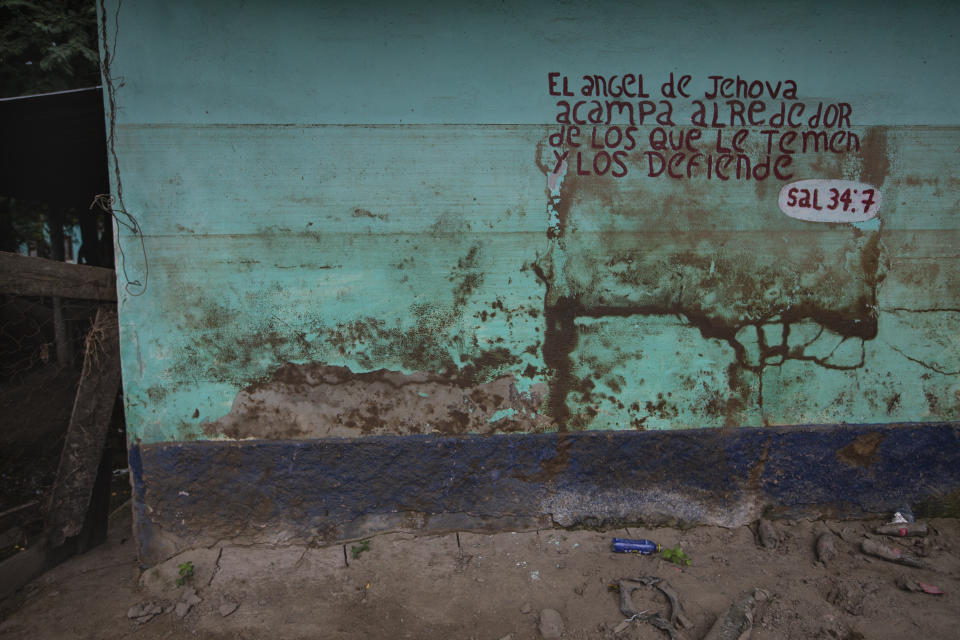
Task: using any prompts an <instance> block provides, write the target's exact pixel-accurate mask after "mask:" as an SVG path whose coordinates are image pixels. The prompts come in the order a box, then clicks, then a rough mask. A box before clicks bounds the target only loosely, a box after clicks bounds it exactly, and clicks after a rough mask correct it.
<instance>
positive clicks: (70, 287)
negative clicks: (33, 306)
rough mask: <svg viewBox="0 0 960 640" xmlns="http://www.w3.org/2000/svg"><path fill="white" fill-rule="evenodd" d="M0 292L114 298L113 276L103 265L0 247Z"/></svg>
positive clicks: (115, 295) (106, 299)
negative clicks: (38, 256)
mask: <svg viewBox="0 0 960 640" xmlns="http://www.w3.org/2000/svg"><path fill="white" fill-rule="evenodd" d="M0 293H8V294H14V295H20V296H60V297H63V298H81V299H84V300H102V301H105V302H112V301H114V300H116V299H117V289H116V276H115V275H114V272H113V270H112V269H105V268H103V267H90V266H86V265H80V264H69V263H66V262H58V261H56V260H47V259H45V258H34V257H31V256H21V255H17V254H15V253H6V252H3V251H0Z"/></svg>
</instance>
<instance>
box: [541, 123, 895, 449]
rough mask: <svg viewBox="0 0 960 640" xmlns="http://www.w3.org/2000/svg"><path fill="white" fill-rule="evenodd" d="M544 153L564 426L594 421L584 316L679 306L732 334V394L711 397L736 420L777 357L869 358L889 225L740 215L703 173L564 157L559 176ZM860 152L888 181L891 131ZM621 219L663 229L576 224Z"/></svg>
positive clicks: (705, 330) (546, 264) (555, 384)
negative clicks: (674, 173) (656, 175)
mask: <svg viewBox="0 0 960 640" xmlns="http://www.w3.org/2000/svg"><path fill="white" fill-rule="evenodd" d="M542 155H543V145H540V146H539V147H538V149H537V158H536V163H537V165H538V167H540V169H541V171H544V173H545V174H546V178H547V190H546V191H547V197H548V206H547V211H548V217H549V216H550V215H554V216H555V215H556V214H560V216H559V217H560V224H559V225H558V224H552V225H551V224H549V221H548V230H547V241H548V249H547V250H546V251H544V252H543V253H542V254H540V255H538V256H537V258H536V259H535V260H533V261H532V263H531V264H530V267H531V268H532V270H533V271H534V273H536V275H537V277H538V279H539V280H540V281H541V282H542V283H543V285H544V287H545V293H544V312H543V313H544V317H545V319H546V327H545V333H544V343H543V357H544V362H545V363H546V365H547V366H548V367H549V369H550V376H551V377H550V392H549V399H548V403H547V407H546V409H547V412H548V413H549V414H550V415H551V416H552V417H553V418H554V419H555V420H556V421H557V423H558V425H559V427H560V429H561V430H562V429H566V428H571V429H580V428H585V427H586V426H587V425H588V424H589V421H590V420H589V414H587V415H586V416H585V415H584V414H583V413H582V412H577V413H574V412H573V411H572V410H571V406H570V404H571V399H572V396H571V394H572V393H573V392H575V391H576V392H579V394H580V398H579V399H578V400H577V402H578V403H579V404H580V406H584V405H589V404H590V402H591V397H590V394H591V386H592V385H591V384H590V383H591V380H590V379H588V378H584V377H583V376H579V377H578V376H577V375H575V373H574V369H575V367H574V362H575V360H577V359H578V358H580V357H585V355H586V354H578V353H577V348H578V342H579V341H580V340H579V338H580V333H581V331H582V327H581V323H580V319H583V318H594V319H597V318H610V319H616V318H628V317H644V316H647V317H651V316H670V317H676V318H677V319H679V320H680V321H681V322H682V323H685V324H687V325H688V326H690V327H693V328H695V329H697V330H698V331H699V333H700V335H701V336H702V337H703V338H704V339H708V340H718V341H721V342H723V343H726V344H727V345H729V347H730V348H731V349H732V350H733V354H734V361H733V362H732V363H731V365H730V366H729V367H728V370H727V374H728V382H729V393H726V394H724V393H717V394H716V397H715V398H713V399H712V400H710V402H708V403H707V406H708V407H712V409H713V413H714V414H718V413H719V414H723V417H724V423H725V424H728V425H733V424H737V423H738V422H739V421H740V412H741V411H742V410H743V409H744V407H746V406H749V405H754V406H759V407H760V409H761V411H762V408H763V372H764V370H765V369H766V368H768V367H778V366H780V365H782V364H783V363H784V362H786V361H788V360H796V361H804V362H808V363H810V364H811V365H815V366H818V367H822V368H825V369H835V370H854V369H859V368H862V367H864V365H865V347H864V343H865V342H866V341H869V340H873V339H874V338H876V336H877V332H878V322H877V317H878V311H877V309H878V305H877V288H878V285H879V284H880V283H882V282H883V280H884V278H885V275H886V263H887V259H886V258H885V256H884V248H883V243H882V240H881V235H880V231H863V230H861V229H858V228H855V227H850V226H843V225H830V226H822V225H821V226H816V225H813V224H812V223H799V224H793V222H792V221H790V222H788V223H779V228H777V226H778V225H774V226H773V227H772V228H771V227H770V222H769V218H765V217H764V216H766V215H767V213H766V212H765V210H764V207H763V205H762V203H761V204H760V206H758V207H757V208H756V210H755V211H750V212H744V213H743V214H742V215H740V214H737V215H738V216H740V217H738V218H729V217H728V216H729V215H733V214H732V213H730V212H724V211H716V210H711V208H710V207H709V206H708V205H706V204H704V202H705V191H704V189H705V187H704V186H703V185H702V184H698V183H696V182H694V181H688V182H683V183H679V184H676V183H675V184H670V185H669V189H667V190H664V189H665V188H664V187H663V184H662V183H661V184H659V185H655V186H653V187H647V188H644V189H642V188H640V187H638V184H637V183H638V180H639V178H638V179H635V180H617V179H614V178H610V177H609V176H607V177H601V176H587V177H582V176H578V175H575V172H573V171H572V170H570V169H569V168H568V167H566V166H564V167H562V168H561V169H560V170H561V171H565V172H567V173H569V174H570V175H562V176H559V177H558V176H557V175H556V174H551V173H550V172H549V171H551V169H548V165H547V163H546V162H545V161H544V159H543V158H542ZM857 155H858V156H859V158H855V157H854V158H849V159H847V160H845V161H844V163H843V164H844V165H847V164H851V162H852V163H853V164H856V163H857V162H859V164H860V166H861V167H862V169H861V170H860V177H861V179H862V180H864V181H867V182H869V183H871V184H875V185H880V184H882V183H883V181H884V180H885V179H886V175H887V173H888V172H889V170H890V160H889V155H890V151H889V150H888V148H887V141H886V132H885V130H884V129H883V128H880V127H875V128H872V129H869V130H868V131H867V133H866V134H865V135H864V138H863V147H862V151H861V152H860V153H859V154H857ZM820 160H822V158H818V157H816V156H814V157H812V158H807V159H806V162H808V163H812V164H815V163H816V162H819V161H820ZM838 162H839V161H838ZM840 167H841V165H840V164H838V168H840ZM648 184H655V183H648ZM743 187H744V188H749V187H750V185H749V184H744V185H743ZM654 188H658V189H659V190H660V191H661V193H659V195H658V194H656V193H655V192H654V191H653V189H654ZM558 191H559V196H558V195H557V192H558ZM766 191H767V190H757V191H756V193H757V194H762V193H766ZM774 192H776V190H773V191H771V193H774ZM772 206H773V209H774V211H775V210H776V209H775V204H774V205H772ZM578 216H579V217H578ZM616 218H621V219H622V218H628V219H629V218H633V219H635V220H641V221H644V223H646V224H648V225H649V226H650V229H651V230H650V231H639V230H638V231H632V232H629V231H627V232H625V231H616V230H614V227H612V226H611V231H610V232H609V233H603V232H601V233H599V234H598V233H595V232H594V233H578V231H577V229H578V224H583V225H584V226H589V227H596V226H597V225H600V226H601V227H602V225H603V224H604V221H611V220H615V219H616ZM752 219H756V221H757V222H756V225H755V229H751V226H750V225H751V220H752ZM718 221H719V223H718ZM661 223H663V224H661ZM738 226H743V227H744V228H742V229H738ZM764 227H768V229H767V230H764ZM677 355H678V356H679V355H680V354H679V353H678V354H677ZM745 374H753V375H752V376H748V377H749V378H751V379H752V380H753V381H755V382H753V383H751V382H748V381H747V377H745ZM661 400H662V398H661ZM651 401H652V399H651ZM648 404H649V403H648ZM654 408H655V407H654ZM665 408H666V407H665ZM705 417H706V416H705ZM691 426H692V425H691Z"/></svg>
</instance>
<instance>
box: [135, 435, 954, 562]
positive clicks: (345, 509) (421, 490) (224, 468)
mask: <svg viewBox="0 0 960 640" xmlns="http://www.w3.org/2000/svg"><path fill="white" fill-rule="evenodd" d="M130 460H131V469H132V472H133V483H134V509H135V524H136V528H137V540H138V544H139V545H140V554H141V562H142V563H143V564H144V565H152V564H155V563H157V562H159V561H162V560H164V559H165V558H167V557H170V556H172V555H174V554H175V553H177V552H178V551H180V550H182V549H185V548H189V547H194V546H201V545H203V546H206V545H211V544H214V543H217V542H219V541H230V542H235V543H247V544H249V543H261V544H306V543H333V542H336V541H342V540H349V539H354V538H361V537H365V536H368V535H371V534H373V533H376V532H378V531H385V530H391V529H410V530H449V529H484V528H486V529H491V528H492V529H520V528H525V527H548V526H562V527H572V526H600V525H614V524H629V523H640V522H642V523H646V524H672V525H678V526H688V525H695V524H719V525H724V526H738V525H741V524H744V523H747V522H750V521H752V520H754V519H755V518H757V517H759V516H760V515H761V514H767V515H768V516H771V517H777V516H781V517H816V516H832V517H856V516H864V515H868V514H879V513H888V512H889V511H890V510H891V509H893V508H895V507H897V506H899V505H900V504H901V503H908V504H912V505H914V508H915V509H917V510H918V511H920V512H921V513H923V510H924V505H936V504H938V500H942V499H943V498H944V496H948V495H950V494H951V493H953V492H956V491H957V490H958V489H960V423H955V422H951V423H939V424H930V423H924V424H902V425H856V426H844V425H841V426H828V427H772V428H740V429H731V430H714V429H711V430H701V429H696V430H687V431H673V432H654V431H650V432H623V431H617V432H613V431H610V432H578V433H554V434H529V435H522V434H513V435H508V436H487V437H484V436H463V437H433V436H384V437H369V438H363V439H321V440H287V441H249V440H248V441H241V442H226V441H203V442H190V443H170V444H150V445H134V446H132V448H131V451H130ZM934 509H935V508H934ZM926 515H928V516H929V515H936V514H935V513H933V512H931V508H929V507H928V508H927V513H926Z"/></svg>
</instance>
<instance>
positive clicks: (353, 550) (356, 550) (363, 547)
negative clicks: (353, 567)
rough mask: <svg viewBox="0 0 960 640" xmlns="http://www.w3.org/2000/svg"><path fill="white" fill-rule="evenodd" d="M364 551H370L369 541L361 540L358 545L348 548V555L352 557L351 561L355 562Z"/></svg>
mask: <svg viewBox="0 0 960 640" xmlns="http://www.w3.org/2000/svg"><path fill="white" fill-rule="evenodd" d="M364 551H370V541H369V540H363V541H361V542H360V543H359V544H357V545H355V546H351V547H350V554H351V555H352V556H353V559H354V560H356V559H357V558H359V557H360V554H361V553H363V552H364Z"/></svg>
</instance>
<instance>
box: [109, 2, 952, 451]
mask: <svg viewBox="0 0 960 640" xmlns="http://www.w3.org/2000/svg"><path fill="white" fill-rule="evenodd" d="M321 5H322V6H321ZM101 17H102V18H103V20H104V22H105V24H104V25H103V26H104V33H105V34H106V37H105V38H104V40H103V42H104V44H105V45H106V47H107V54H108V55H107V56H105V73H104V75H105V81H106V82H105V84H106V85H107V88H106V92H107V97H108V99H109V100H108V101H109V102H110V104H111V113H110V114H109V120H110V122H109V123H108V126H110V127H111V128H112V132H113V137H112V139H111V140H110V151H111V160H114V159H115V160H116V163H115V164H114V165H113V180H114V193H115V194H116V195H117V196H120V198H118V202H117V203H116V205H117V207H118V208H120V207H122V208H123V209H124V210H125V211H126V212H128V213H129V214H130V215H132V216H134V217H135V218H136V220H137V221H138V222H139V224H140V228H141V229H142V239H141V238H140V237H138V236H136V235H134V234H132V233H131V232H130V231H129V229H125V228H120V230H119V237H120V239H119V243H120V247H121V248H122V250H123V258H122V262H120V263H118V266H120V267H122V268H123V270H124V271H125V274H126V275H125V276H124V277H122V278H121V282H120V322H121V340H122V357H123V367H124V391H125V397H126V403H127V407H126V409H127V420H128V424H129V428H130V434H131V437H132V438H134V439H135V440H139V441H141V442H143V443H158V442H175V441H184V440H196V439H200V440H203V439H230V438H235V439H244V438H262V439H280V438H315V437H322V436H343V437H362V436H365V435H386V434H416V433H423V434H429V433H440V434H461V433H502V432H538V431H567V430H569V431H573V430H582V429H591V430H598V429H621V430H649V429H678V428H692V427H723V426H763V425H793V424H837V423H884V422H901V421H920V422H923V421H947V420H956V419H957V418H958V416H960V330H958V327H960V323H958V319H960V293H958V292H960V260H958V257H960V253H958V246H960V222H958V213H960V117H958V115H957V109H956V104H957V102H958V97H960V94H958V90H957V87H958V86H960V66H958V65H957V60H960V40H958V39H957V38H955V37H954V33H953V31H954V27H955V25H957V24H960V8H958V7H957V5H955V4H954V3H932V2H918V3H912V4H910V5H900V4H894V3H873V4H871V5H870V6H861V3H853V2H830V3H815V2H787V3H759V2H739V3H730V2H722V3H721V2H713V3H682V2H681V3H677V2H670V3H666V2H663V3H653V2H651V3H643V2H641V3H636V4H626V3H546V2H527V3H499V2H498V3H493V2H486V3H484V2H479V3H478V2H473V3H449V2H448V3H437V4H435V5H428V4H405V3H390V4H387V3H382V4H367V5H354V4H352V3H350V4H349V5H348V3H309V2H303V3H295V2H282V3H276V2H269V3H268V2H254V1H249V2H245V3H225V2H222V3H221V2H204V3H182V4H177V3H169V2H159V1H143V2H129V3H124V4H122V5H120V6H118V4H117V3H116V2H110V1H108V2H106V4H105V5H104V7H103V8H102V9H101ZM551 74H556V75H551ZM624 74H634V76H638V75H642V76H643V86H644V90H645V92H646V93H647V94H648V97H630V98H625V97H623V96H619V97H613V96H609V95H608V96H601V97H595V96H584V95H583V93H584V91H583V88H584V85H585V84H587V83H586V81H585V80H584V76H585V75H586V76H589V77H591V78H592V77H593V76H594V75H597V76H602V77H603V80H604V81H609V80H610V79H611V76H613V75H617V76H618V80H617V81H615V82H613V83H612V84H613V86H618V87H622V86H623V85H621V84H618V83H619V79H622V78H623V76H624ZM684 76H689V81H688V82H687V83H686V84H683V85H680V86H681V87H682V88H683V89H684V90H685V92H686V93H687V94H689V95H688V96H684V95H681V94H680V93H671V91H670V87H669V86H668V87H666V90H667V91H666V94H667V95H664V93H665V92H664V89H665V87H663V85H664V83H666V82H668V81H669V80H670V79H671V77H672V78H673V88H674V89H673V90H674V91H677V86H678V85H679V84H680V81H681V78H683V77H684ZM711 76H719V77H722V78H732V79H733V82H731V83H730V84H729V87H728V89H727V93H732V94H733V95H731V96H718V97H717V98H716V99H711V98H709V97H708V95H709V94H711V92H712V90H713V87H714V83H715V82H716V81H715V80H714V79H711ZM564 77H566V78H567V85H566V87H567V89H568V93H571V94H573V95H563V87H564V84H563V78H564ZM738 77H739V78H740V79H742V80H744V81H745V82H743V83H742V84H741V85H740V89H739V92H740V95H737V92H738V88H737V82H736V79H737V78H738ZM755 81H758V82H755ZM637 86H638V83H632V84H629V85H627V87H628V90H629V91H631V92H632V91H634V90H635V89H636V88H637ZM791 87H792V90H791ZM607 90H608V93H609V92H610V87H609V86H608V87H607ZM552 93H553V95H552ZM558 93H559V94H560V95H555V94H558ZM774 93H776V97H774V95H773V94H774ZM744 94H746V95H744ZM593 100H598V101H599V106H600V107H601V110H602V111H606V110H608V109H609V106H608V104H607V103H608V102H615V103H620V102H622V101H623V102H627V103H629V107H627V106H623V105H620V106H616V105H615V106H614V112H613V114H612V116H611V118H610V122H609V123H608V122H607V120H606V117H605V116H604V118H602V121H601V122H584V123H582V124H579V125H577V124H575V123H574V125H573V126H576V127H578V130H577V132H576V133H575V134H572V135H571V133H570V128H569V126H570V125H569V124H567V123H565V122H562V121H563V114H564V113H565V111H566V107H565V106H564V104H563V101H568V102H570V103H571V107H572V106H573V105H574V104H575V103H576V102H578V101H583V102H584V103H585V104H584V105H583V106H582V107H580V108H579V109H578V110H577V111H576V117H577V118H579V119H582V120H588V117H589V116H588V113H589V111H590V109H591V108H593V107H594V106H596V105H594V104H593V102H592V101H593ZM731 100H733V101H739V103H741V105H740V106H737V105H731V104H730V101H731ZM695 101H700V103H702V105H698V104H697V103H696V102H695ZM751 103H758V104H757V105H756V106H754V107H753V111H752V113H753V116H754V124H750V121H749V116H750V113H751V112H750V108H751V106H750V105H751ZM714 105H716V108H717V113H718V116H717V119H716V122H714V117H713V107H714ZM798 105H799V106H798ZM831 105H833V111H832V112H831V111H830V110H829V109H830V107H831ZM698 106H702V107H703V108H704V109H705V110H706V112H707V115H706V120H705V121H703V122H700V121H698V120H692V118H694V116H695V114H696V111H697V108H698ZM781 107H783V108H784V109H785V111H786V113H787V114H789V113H790V109H791V108H792V109H794V111H793V113H794V114H795V115H796V118H795V120H794V122H795V124H797V125H798V126H790V125H789V122H788V123H786V124H785V125H784V126H776V119H774V121H773V122H772V123H771V121H770V116H771V115H772V114H774V113H776V112H777V111H778V110H779V109H780V108H781ZM740 108H742V114H743V118H744V119H745V120H744V121H743V122H742V124H741V121H740V120H739V119H738V117H737V116H734V117H733V118H732V119H731V116H730V113H731V109H733V110H734V111H735V112H737V111H736V110H737V109H740ZM622 109H623V110H622ZM627 109H633V110H634V123H633V125H632V126H631V122H630V117H629V115H628V114H629V111H627ZM654 109H655V112H653V113H650V114H649V115H647V116H646V117H645V118H644V119H643V121H642V122H641V121H640V116H639V113H640V112H642V111H643V112H645V111H650V110H654ZM667 109H670V110H671V112H672V115H670V116H669V117H668V116H667V115H666V113H665V112H666V110H667ZM801 109H802V115H799V114H800V113H801ZM818 109H822V112H821V114H822V115H826V114H828V113H833V114H836V113H843V114H845V116H844V119H842V120H840V121H838V122H833V123H832V124H831V126H827V124H828V123H827V122H826V121H825V120H824V118H823V117H821V118H820V119H819V121H814V122H811V120H810V118H811V117H813V116H814V115H815V114H816V113H817V111H818ZM658 118H659V119H658ZM761 120H763V123H762V124H761V123H760V121H761ZM695 122H700V125H701V126H696V124H695ZM720 124H724V125H725V126H715V125H720ZM561 128H562V133H561ZM741 130H743V131H744V132H745V133H743V134H739V137H738V134H737V132H738V131H741ZM691 132H694V133H693V139H692V140H691V139H690V137H689V136H690V133H691ZM764 132H772V133H764ZM785 133H790V134H793V136H794V137H793V138H790V137H789V136H788V137H787V138H784V137H783V135H784V134H785ZM821 134H822V135H821ZM660 136H662V137H663V139H664V140H665V142H664V144H665V145H666V146H667V148H666V149H664V148H662V146H661V147H660V148H658V143H659V141H660V140H661V137H660ZM698 136H699V137H698ZM604 140H606V142H604ZM631 141H632V142H631ZM804 141H806V145H807V148H806V149H805V150H804V147H803V145H804ZM735 142H737V143H738V145H739V147H740V150H739V151H737V150H735V147H733V146H732V145H733V144H734V143H735ZM671 144H674V145H676V146H677V147H679V148H678V149H670V148H669V145H671ZM815 145H817V146H816V148H814V147H815ZM691 149H693V150H691ZM654 153H660V154H661V155H662V156H663V158H664V162H666V163H668V164H667V167H668V168H669V171H668V170H667V168H664V171H663V172H662V173H659V174H658V175H650V174H651V173H657V170H658V169H659V168H660V166H659V165H657V164H656V163H657V162H659V161H658V160H656V158H657V156H655V155H651V154H654ZM681 153H682V154H683V156H682V157H680V156H678V155H676V154H681ZM564 154H566V155H564ZM696 154H700V155H697V156H696V160H695V166H692V167H691V166H690V165H689V161H690V159H691V157H693V156H695V155H696ZM671 158H673V159H674V162H673V164H669V161H670V159H671ZM651 162H654V166H653V169H654V171H652V172H651ZM778 162H779V163H780V164H777V163H778ZM738 163H739V166H741V169H743V168H744V167H745V166H746V164H747V163H749V164H750V174H749V177H746V176H744V175H741V177H740V179H737V178H736V170H737V167H738ZM764 163H769V171H767V169H766V168H765V167H767V165H766V164H764ZM708 164H709V165H710V167H711V170H710V175H709V176H708V175H707V169H706V166H707V165H708ZM757 165H760V168H759V169H757ZM718 167H719V169H720V173H721V174H722V175H723V176H725V177H728V178H730V179H727V180H724V179H722V178H721V177H720V176H718V175H717V173H716V170H717V168H718ZM688 169H689V170H690V174H689V177H688V174H687V170H688ZM670 172H673V173H674V174H675V175H680V176H682V177H678V178H674V177H670V175H669V173H670ZM778 172H779V175H778ZM598 174H602V175H598ZM801 180H819V181H848V182H849V183H856V185H853V186H851V185H850V184H848V183H840V182H819V183H817V184H818V185H819V189H820V191H819V193H818V195H819V200H818V206H820V207H821V208H824V207H826V206H827V205H828V203H829V202H830V201H831V198H832V199H833V202H834V208H835V211H834V213H835V214H836V216H835V217H836V218H837V219H839V220H840V221H816V220H804V219H798V218H797V217H791V216H790V215H787V213H785V212H784V207H782V206H781V204H782V203H781V200H782V198H781V191H782V190H783V192H784V196H783V197H784V198H785V197H787V191H788V190H789V188H790V187H791V185H793V183H795V182H798V181H801ZM795 188H799V186H797V187H795ZM831 188H834V189H837V192H836V194H835V195H831V192H830V191H829V190H830V189H831ZM846 189H850V194H849V198H847V200H848V201H847V202H845V203H844V202H841V201H840V198H842V197H843V196H844V193H845V190H846ZM854 189H856V190H857V191H856V193H854V192H853V190H854ZM866 190H872V191H871V193H873V194H874V195H873V197H872V198H870V199H871V200H872V202H870V203H869V204H867V196H866ZM794 197H795V198H797V197H802V194H801V193H800V192H799V191H798V192H795V193H794ZM857 207H859V208H860V210H861V211H860V213H861V214H863V209H864V208H870V209H872V211H871V213H872V214H874V215H873V216H872V217H870V219H868V220H864V221H851V220H854V219H856V218H857V216H856V215H855V212H854V211H853V209H856V208H857ZM844 208H846V211H844ZM786 209H788V210H789V211H792V212H793V213H794V214H796V211H797V206H794V207H793V208H792V209H791V208H790V207H786ZM806 211H807V213H812V214H813V216H814V217H817V216H820V217H821V218H822V217H823V212H822V211H816V210H815V209H813V208H812V204H811V207H809V208H807V209H806ZM845 216H846V217H845ZM861 217H862V215H861Z"/></svg>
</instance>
